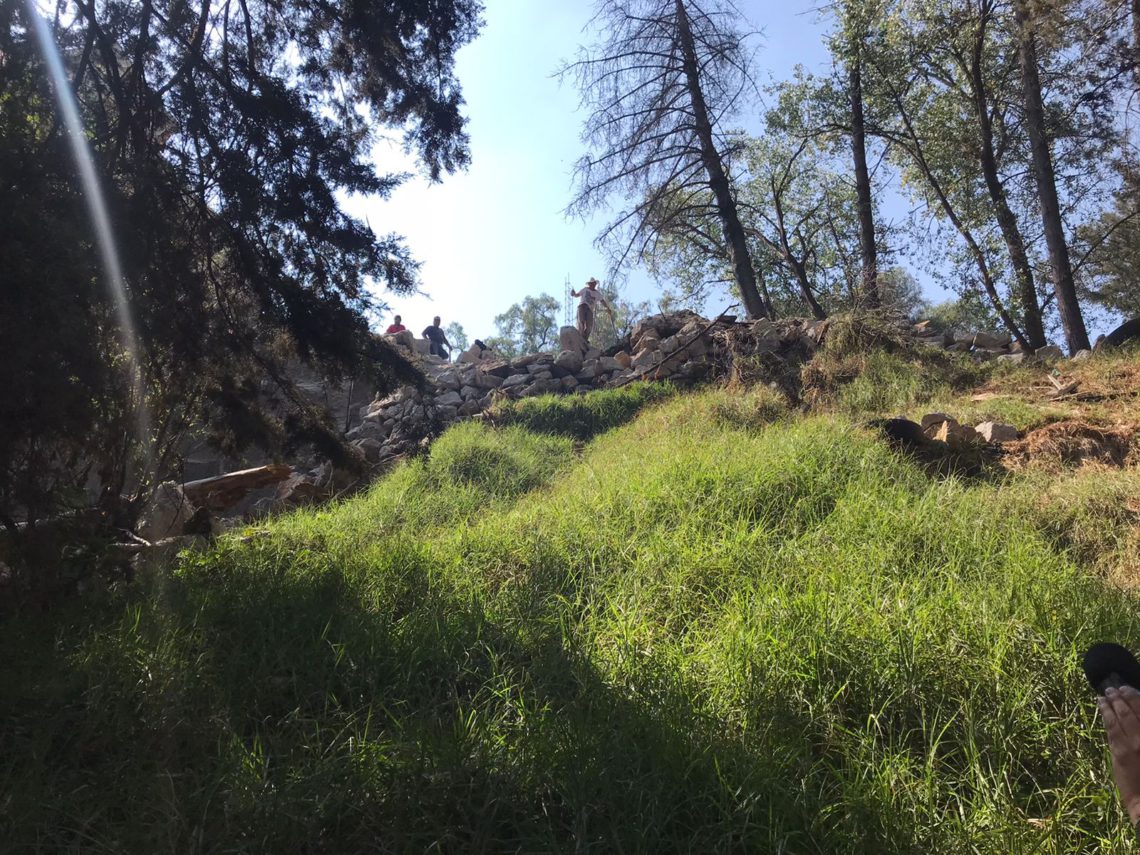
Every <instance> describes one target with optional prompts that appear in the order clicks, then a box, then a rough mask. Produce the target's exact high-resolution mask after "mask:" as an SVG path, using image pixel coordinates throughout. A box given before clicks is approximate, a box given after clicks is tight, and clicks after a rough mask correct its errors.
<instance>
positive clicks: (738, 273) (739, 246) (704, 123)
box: [676, 0, 772, 318]
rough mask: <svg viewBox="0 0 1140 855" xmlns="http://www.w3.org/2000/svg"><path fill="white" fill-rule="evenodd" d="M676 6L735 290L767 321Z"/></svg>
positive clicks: (768, 311) (680, 5)
mask: <svg viewBox="0 0 1140 855" xmlns="http://www.w3.org/2000/svg"><path fill="white" fill-rule="evenodd" d="M676 5H677V40H678V42H679V45H680V48H681V59H682V65H683V67H684V71H685V82H686V84H687V86H688V89H689V101H690V103H691V105H692V108H693V124H694V126H695V127H696V132H697V139H698V140H699V142H700V146H701V161H702V163H703V164H704V167H705V173H706V174H707V175H708V179H709V187H710V188H711V189H712V191H713V196H714V197H715V198H716V207H717V214H718V215H719V217H720V223H721V227H722V228H723V229H724V238H725V241H726V242H727V244H728V254H729V259H730V261H731V263H732V275H733V279H734V280H735V281H736V287H737V288H739V289H740V296H741V298H742V299H743V300H744V308H745V311H747V312H748V316H749V317H751V318H768V317H771V315H772V308H771V306H770V305H769V304H768V303H767V301H766V300H765V299H764V298H763V297H762V296H761V294H760V291H759V289H758V288H757V285H756V270H755V268H754V267H753V266H752V257H751V255H750V253H749V252H748V241H747V240H746V239H745V237H744V227H743V226H742V225H741V223H740V214H739V212H738V211H737V208H736V201H735V200H734V199H733V198H732V188H731V187H730V186H729V183H728V176H727V175H726V174H725V171H724V164H723V163H721V159H720V152H718V151H717V149H716V144H715V141H714V140H713V132H712V122H711V121H710V120H709V111H708V107H707V105H706V104H705V96H704V92H703V91H702V89H701V76H700V66H699V64H698V63H697V52H696V47H695V46H694V44H693V32H692V29H690V27H689V15H688V12H687V10H686V9H685V3H684V0H676Z"/></svg>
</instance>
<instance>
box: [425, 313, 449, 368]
mask: <svg viewBox="0 0 1140 855" xmlns="http://www.w3.org/2000/svg"><path fill="white" fill-rule="evenodd" d="M424 338H426V339H427V340H428V341H430V342H431V352H432V353H433V354H435V355H436V356H441V357H443V358H444V359H451V343H450V342H449V341H448V340H447V336H446V335H444V332H443V329H442V328H441V327H440V325H439V315H436V316H435V318H433V319H432V323H431V326H430V327H428V328H427V329H425V330H424ZM444 348H447V352H446V353H445V352H444Z"/></svg>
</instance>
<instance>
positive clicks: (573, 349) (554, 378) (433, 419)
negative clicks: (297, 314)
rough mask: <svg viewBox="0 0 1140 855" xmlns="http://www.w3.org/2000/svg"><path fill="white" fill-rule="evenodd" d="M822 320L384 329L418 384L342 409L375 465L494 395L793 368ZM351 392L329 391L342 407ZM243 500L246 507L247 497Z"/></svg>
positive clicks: (981, 345)
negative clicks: (597, 339) (452, 344)
mask: <svg viewBox="0 0 1140 855" xmlns="http://www.w3.org/2000/svg"><path fill="white" fill-rule="evenodd" d="M830 326H831V322H830V321H814V320H806V319H798V318H792V319H786V320H780V321H768V320H757V321H739V320H737V319H736V318H733V317H719V318H714V319H707V318H703V317H701V316H699V315H697V314H695V313H693V312H689V311H680V312H673V313H668V314H662V315H654V316H652V317H649V318H645V319H644V320H642V321H641V322H639V323H638V324H637V326H636V327H634V329H633V331H632V333H631V334H630V336H629V337H628V339H625V340H623V341H622V342H620V343H619V344H618V345H617V346H616V347H614V348H611V349H610V350H609V351H607V352H605V353H603V352H601V351H599V350H598V349H596V348H591V347H589V346H588V345H587V343H586V342H584V341H583V340H582V337H581V335H580V334H579V333H578V331H577V330H576V329H575V328H574V327H563V328H562V329H561V331H560V334H559V346H560V350H559V352H558V353H557V354H554V353H534V354H528V355H526V356H520V357H517V358H514V359H510V360H506V359H499V358H497V357H496V356H495V355H494V354H493V353H492V352H491V351H489V350H482V349H480V348H478V347H472V348H471V349H469V350H467V351H465V352H464V353H463V354H461V355H460V356H459V358H458V361H457V362H455V363H452V362H449V361H446V360H443V359H440V358H438V357H435V356H431V355H430V354H429V353H428V343H427V342H426V341H424V340H423V339H417V338H415V337H414V336H413V335H412V334H411V333H409V332H403V333H400V334H398V335H395V336H390V337H389V340H390V341H391V342H392V343H393V344H394V345H396V346H397V347H401V348H404V349H405V350H406V351H407V355H408V356H409V358H410V359H411V360H412V361H413V362H414V363H415V364H416V365H417V366H418V367H419V368H420V370H421V371H422V372H423V374H424V376H425V378H426V381H427V382H426V383H425V384H424V385H423V388H417V387H416V386H404V387H402V388H400V389H398V390H396V391H395V392H394V393H393V394H391V395H388V396H386V397H383V398H375V399H373V400H370V401H368V402H367V403H365V404H364V405H363V406H360V407H359V408H358V409H356V410H355V412H353V413H351V414H350V416H349V417H348V419H347V420H348V422H349V423H350V424H351V426H350V428H349V429H348V431H347V433H346V437H347V438H348V439H349V440H350V442H351V443H352V444H353V445H354V446H355V447H356V448H357V449H359V451H360V452H361V454H362V455H363V456H364V458H365V460H366V461H367V462H368V463H369V464H371V465H372V466H375V467H379V466H382V465H383V464H385V463H387V462H389V461H391V460H393V459H395V458H398V457H400V456H403V455H407V454H410V453H415V452H417V451H419V450H421V449H422V448H424V447H426V445H427V443H429V442H430V440H431V438H432V437H434V436H436V435H438V434H439V433H441V432H442V431H443V430H445V429H446V428H447V427H448V426H449V425H451V424H453V423H455V422H457V421H460V420H462V419H467V418H476V417H479V416H481V414H483V413H484V412H486V411H487V410H488V409H490V408H491V407H492V405H494V404H495V403H496V402H497V401H501V400H516V399H519V398H526V397H533V396H537V395H545V394H556V395H572V394H584V393H586V392H590V391H592V390H595V389H612V388H617V387H620V386H624V385H626V384H627V383H633V382H639V381H656V380H667V381H670V382H673V383H677V384H679V385H687V384H691V383H694V382H697V381H700V380H703V379H706V378H710V377H718V376H724V375H725V374H726V373H727V372H728V371H729V370H731V369H732V368H733V360H734V359H738V358H739V357H741V356H742V355H745V356H747V357H748V358H749V359H751V360H753V361H759V362H761V363H763V364H764V365H768V366H773V365H774V366H783V367H784V368H785V369H787V371H788V372H790V373H791V374H793V375H795V376H796V377H798V371H799V366H800V365H801V364H802V363H803V362H805V361H806V360H808V359H810V358H811V354H812V352H813V351H814V350H815V349H816V348H817V347H819V346H820V345H821V344H822V343H823V342H824V340H825V338H826V336H827V332H828V329H829V328H830ZM899 333H900V335H902V336H903V337H913V339H914V340H915V341H916V343H918V344H920V345H922V346H929V347H938V348H942V349H945V350H948V351H952V352H961V353H968V354H970V355H971V356H973V357H974V358H979V359H991V358H998V359H1009V360H1022V359H1028V358H1035V359H1048V358H1057V357H1060V356H1061V352H1060V350H1059V349H1057V348H1055V347H1049V348H1042V349H1039V350H1038V351H1037V353H1036V354H1034V355H1032V356H1031V355H1029V354H1026V353H1024V352H1023V351H1021V350H1020V349H1019V348H1018V346H1017V345H1016V343H1011V341H1010V338H1009V336H1008V335H1007V334H1005V335H1003V334H995V333H988V332H973V333H969V334H958V333H942V332H938V331H936V330H934V329H933V328H932V327H931V325H930V324H929V322H921V323H918V324H914V325H913V326H912V325H910V324H900V326H899ZM350 400H351V398H346V397H344V396H342V395H337V396H335V405H334V406H335V408H336V409H337V410H340V409H341V407H343V406H345V405H346V404H347V403H348V402H349V401H350ZM352 482H353V479H352V478H351V477H350V476H348V475H347V473H341V472H338V471H337V470H335V469H333V468H332V467H331V466H330V465H329V464H328V463H324V464H322V465H320V466H316V467H315V468H310V467H299V468H295V469H294V471H293V474H292V475H291V477H289V478H288V479H287V480H285V481H284V482H282V483H281V484H280V485H279V486H278V487H277V488H276V491H275V492H273V494H272V495H267V494H264V493H263V494H262V495H260V496H257V497H256V498H257V502H256V505H255V506H254V508H253V509H254V510H255V511H268V510H275V509H280V508H282V507H288V506H290V505H294V504H298V503H302V502H307V501H314V500H320V499H323V498H328V497H330V496H333V495H337V494H338V493H339V492H341V491H343V490H345V489H348V488H350V487H351V485H352ZM243 507H244V508H245V509H248V508H249V507H250V505H249V503H248V502H247V503H244V505H243Z"/></svg>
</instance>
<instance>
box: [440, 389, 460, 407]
mask: <svg viewBox="0 0 1140 855" xmlns="http://www.w3.org/2000/svg"><path fill="white" fill-rule="evenodd" d="M462 403H463V397H462V396H461V395H460V394H459V392H453V391H450V390H449V391H447V392H444V393H443V394H442V395H439V396H438V397H437V398H436V399H435V405H436V406H437V407H458V406H459V405H460V404H462Z"/></svg>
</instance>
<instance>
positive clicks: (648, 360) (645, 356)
mask: <svg viewBox="0 0 1140 855" xmlns="http://www.w3.org/2000/svg"><path fill="white" fill-rule="evenodd" d="M662 359H663V357H662V355H661V351H659V350H649V349H647V350H639V351H638V352H637V353H635V354H634V355H633V360H632V361H631V362H630V365H631V367H633V368H640V369H643V370H644V369H646V368H652V367H653V366H655V365H657V364H658V363H660V362H661V360H662ZM617 367H618V368H620V367H621V366H620V365H619V366H617Z"/></svg>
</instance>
